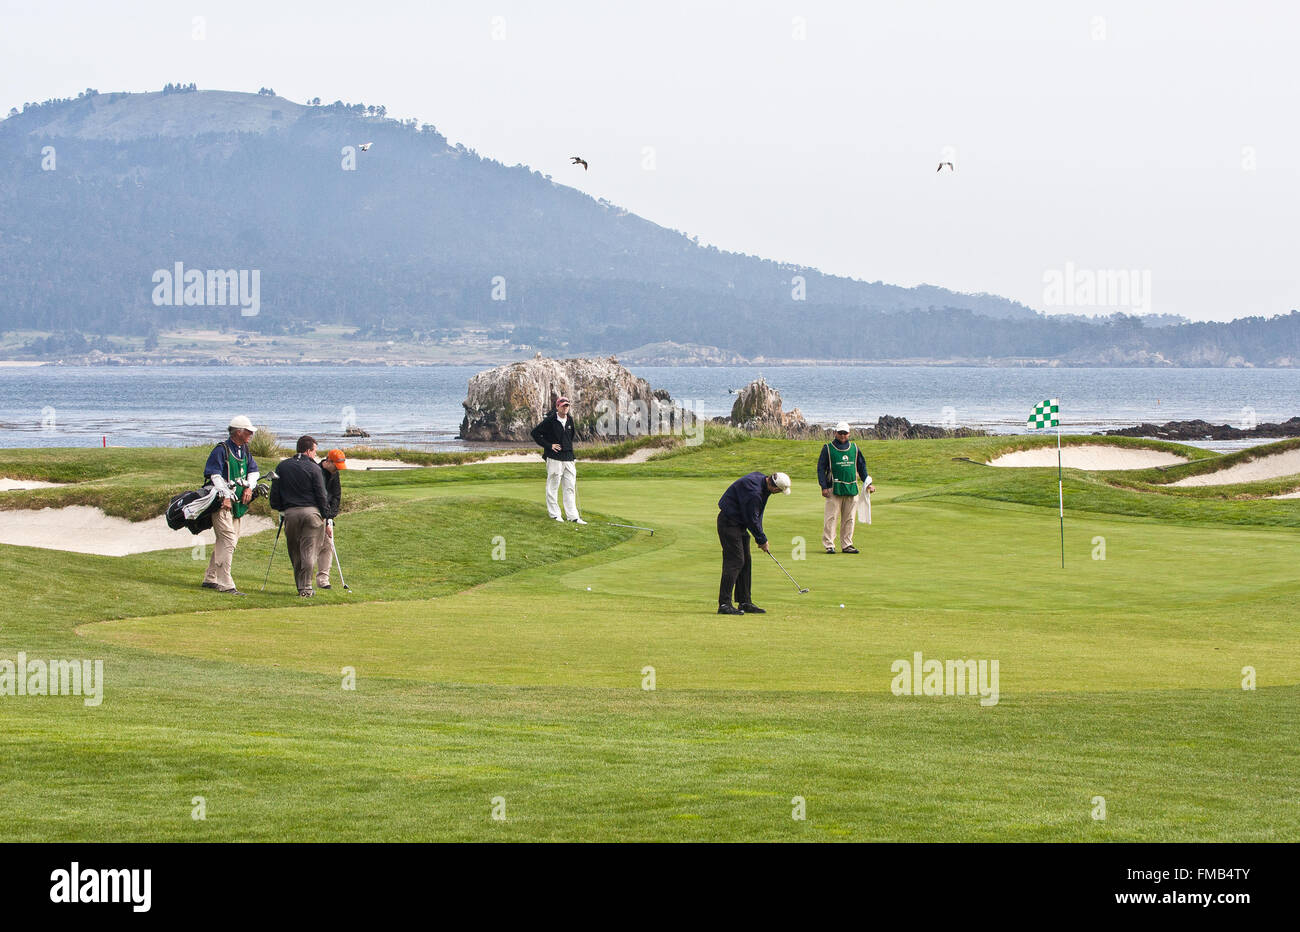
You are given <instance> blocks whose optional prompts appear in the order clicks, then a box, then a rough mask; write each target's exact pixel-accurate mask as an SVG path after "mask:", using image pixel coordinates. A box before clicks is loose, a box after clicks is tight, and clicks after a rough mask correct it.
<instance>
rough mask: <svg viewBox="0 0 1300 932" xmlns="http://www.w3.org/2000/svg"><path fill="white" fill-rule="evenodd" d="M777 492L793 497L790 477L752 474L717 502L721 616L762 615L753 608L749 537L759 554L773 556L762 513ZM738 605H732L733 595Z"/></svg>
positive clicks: (728, 489)
mask: <svg viewBox="0 0 1300 932" xmlns="http://www.w3.org/2000/svg"><path fill="white" fill-rule="evenodd" d="M777 492H781V493H783V494H785V495H789V494H790V477H789V476H787V475H786V474H785V473H783V472H774V473H772V474H771V475H770V476H769V475H765V474H763V473H761V472H751V473H750V474H749V475H747V476H741V477H740V478H739V479H737V480H736V481H735V482H733V483H731V485H730V486H728V487H727V491H725V492H723V493H722V498H720V499H718V540H719V542H721V544H722V584H721V586H720V587H719V589H718V614H719V615H743V614H745V613H746V612H749V613H750V614H752V615H761V614H763V609H761V608H759V607H758V606H757V605H755V604H754V600H753V597H752V594H751V592H750V582H751V576H752V571H753V565H754V564H753V562H752V561H751V560H750V556H749V537H750V535H751V534H752V535H753V537H754V542H755V543H757V544H758V547H759V549H760V550H762V551H763V552H764V553H767V554H771V552H772V549H771V547H769V546H768V542H767V535H766V534H764V533H763V509H765V508H766V507H767V500H768V498H769V497H771V496H772V495H774V494H775V493H777ZM733 593H734V595H735V604H732V595H733Z"/></svg>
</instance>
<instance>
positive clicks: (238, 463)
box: [226, 447, 248, 518]
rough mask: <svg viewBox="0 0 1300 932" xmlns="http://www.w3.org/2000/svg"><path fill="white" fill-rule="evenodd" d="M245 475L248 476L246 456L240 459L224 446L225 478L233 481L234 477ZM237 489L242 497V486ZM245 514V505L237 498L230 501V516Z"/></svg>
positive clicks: (238, 477)
mask: <svg viewBox="0 0 1300 932" xmlns="http://www.w3.org/2000/svg"><path fill="white" fill-rule="evenodd" d="M247 476H248V456H247V455H245V456H244V458H243V459H242V460H241V459H240V458H239V457H237V456H231V454H230V447H226V479H227V480H228V481H230V482H234V481H235V480H236V479H243V478H245V477H247ZM237 491H238V492H239V494H240V496H241V497H242V495H243V488H242V487H240V488H238V489H237ZM246 514H248V506H247V505H245V504H244V503H243V502H241V501H240V500H239V499H238V498H236V499H234V500H233V501H231V503H230V517H232V518H242V517H243V516H244V515H246Z"/></svg>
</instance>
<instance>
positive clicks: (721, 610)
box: [718, 602, 745, 615]
mask: <svg viewBox="0 0 1300 932" xmlns="http://www.w3.org/2000/svg"><path fill="white" fill-rule="evenodd" d="M718 614H719V615H743V614H745V613H744V612H742V611H741V610H740V609H738V608H736V606H734V605H732V604H731V603H730V602H724V603H723V604H721V605H719V606H718Z"/></svg>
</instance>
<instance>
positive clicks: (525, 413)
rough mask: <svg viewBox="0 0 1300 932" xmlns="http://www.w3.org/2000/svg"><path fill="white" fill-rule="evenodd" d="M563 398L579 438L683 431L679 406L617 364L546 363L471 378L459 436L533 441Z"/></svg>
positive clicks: (507, 367)
mask: <svg viewBox="0 0 1300 932" xmlns="http://www.w3.org/2000/svg"><path fill="white" fill-rule="evenodd" d="M561 395H564V396H565V397H567V398H568V399H569V401H570V402H571V403H572V415H573V420H574V428H575V429H576V431H577V437H578V439H579V440H619V439H623V438H625V437H628V436H638V435H641V434H646V433H658V432H664V431H666V430H674V429H675V430H676V432H680V431H681V419H682V416H683V415H682V411H681V409H680V408H679V407H678V406H677V405H675V404H673V400H672V398H671V397H670V396H669V395H668V393H667V392H666V391H662V390H659V391H656V390H655V389H653V388H651V386H650V383H649V382H647V381H646V380H645V379H640V378H637V377H636V376H634V375H633V374H632V373H631V372H629V371H628V370H627V369H625V368H624V367H623V366H621V365H619V362H618V360H617V359H615V358H614V357H613V356H609V357H607V358H605V359H581V358H579V359H547V358H545V357H543V356H542V354H541V353H538V354H537V355H536V356H535V357H534V358H532V359H529V360H526V361H524V362H513V363H510V364H509V365H505V366H497V367H496V368H495V369H488V370H486V371H484V372H480V373H478V374H477V375H475V376H473V377H472V378H471V379H470V380H469V389H468V392H467V395H466V398H465V400H464V401H463V402H461V404H462V405H463V406H464V408H465V417H464V419H463V420H462V421H461V423H460V439H462V440H482V441H499V440H513V441H524V442H527V441H531V440H532V436H531V431H532V429H533V427H534V426H535V425H536V424H537V423H538V422H539V421H540V420H541V419H542V418H543V417H545V416H546V414H547V413H548V412H550V411H551V410H552V409H553V408H554V407H555V399H556V398H558V397H560V396H561Z"/></svg>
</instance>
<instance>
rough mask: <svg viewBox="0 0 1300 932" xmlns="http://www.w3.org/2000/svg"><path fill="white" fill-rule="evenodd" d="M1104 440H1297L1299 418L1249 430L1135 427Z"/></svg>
mask: <svg viewBox="0 0 1300 932" xmlns="http://www.w3.org/2000/svg"><path fill="white" fill-rule="evenodd" d="M1099 435H1101V436H1106V437H1147V438H1154V439H1156V440H1246V439H1249V438H1253V437H1275V438H1282V437H1300V417H1293V418H1290V419H1289V420H1286V421H1283V422H1282V423H1280V424H1259V425H1257V426H1255V427H1251V428H1243V427H1232V426H1231V425H1228V424H1211V423H1210V422H1209V421H1202V420H1199V419H1198V420H1194V421H1166V422H1165V423H1164V424H1159V425H1157V424H1139V425H1138V426H1137V427H1123V428H1119V429H1117V430H1103V431H1100V432H1099Z"/></svg>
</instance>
